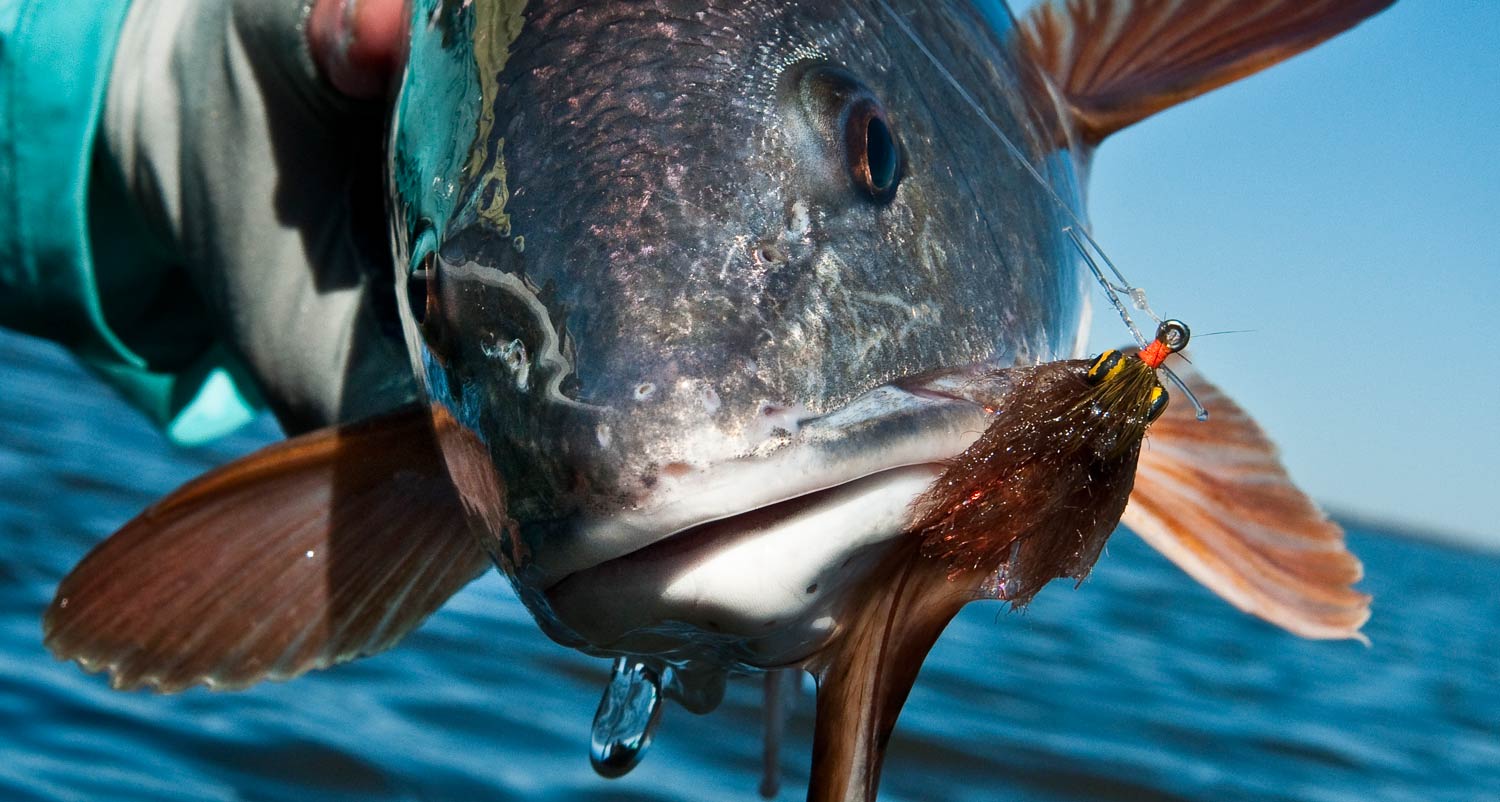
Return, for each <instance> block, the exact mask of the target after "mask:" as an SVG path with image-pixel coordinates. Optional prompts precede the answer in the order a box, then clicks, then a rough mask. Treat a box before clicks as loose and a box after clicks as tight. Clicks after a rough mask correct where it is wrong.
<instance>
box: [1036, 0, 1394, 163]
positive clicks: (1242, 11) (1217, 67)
mask: <svg viewBox="0 0 1500 802" xmlns="http://www.w3.org/2000/svg"><path fill="white" fill-rule="evenodd" d="M1393 2H1395V0H1216V1H1214V0H1210V1H1209V2H1204V0H1052V1H1051V2H1046V3H1043V4H1041V5H1038V6H1036V7H1034V8H1033V9H1032V10H1031V12H1030V13H1028V14H1027V16H1026V18H1025V19H1024V20H1023V21H1022V36H1023V40H1024V42H1025V46H1026V49H1027V51H1028V52H1029V53H1030V55H1031V57H1032V59H1033V60H1034V61H1035V62H1036V63H1037V64H1038V65H1039V66H1040V67H1041V68H1042V70H1043V71H1044V72H1045V73H1047V74H1048V75H1049V76H1050V77H1051V79H1052V81H1053V83H1054V84H1055V85H1056V86H1057V88H1058V90H1059V91H1060V92H1061V93H1062V95H1063V96H1064V97H1065V98H1066V99H1067V101H1068V103H1069V104H1070V105H1071V107H1072V110H1073V114H1074V117H1075V121H1076V122H1077V124H1078V127H1079V130H1080V132H1081V133H1082V134H1083V136H1084V138H1085V140H1086V141H1087V142H1088V143H1089V144H1098V143H1099V142H1100V141H1102V140H1103V139H1104V138H1105V137H1107V136H1109V135H1110V134H1111V133H1114V132H1115V131H1118V130H1120V129H1121V128H1124V127H1126V126H1128V125H1131V124H1133V123H1136V122H1139V121H1140V120H1143V119H1145V118H1146V117H1149V116H1151V115H1152V114H1155V113H1157V112H1159V111H1162V110H1163V109H1166V108H1169V107H1171V106H1174V105H1176V104H1178V103H1181V102H1183V101H1186V100H1189V99H1192V98H1194V97H1197V96H1198V95H1201V94H1203V93H1205V92H1208V91H1210V90H1213V89H1216V88H1218V87H1220V86H1223V85H1225V84H1228V83H1231V82H1233V81H1236V80H1239V79H1240V78H1244V77H1246V76H1248V75H1251V74H1253V73H1256V72H1259V71H1260V70H1263V69H1265V68H1266V67H1269V66H1271V65H1273V64H1276V63H1278V62H1281V61H1284V60H1285V59H1288V58H1291V57H1292V56H1295V55H1297V54H1298V53H1301V52H1302V51H1304V50H1307V49H1308V48H1311V47H1313V46H1314V45H1317V44H1319V43H1321V42H1323V41H1325V40H1327V39H1329V38H1331V37H1333V36H1335V35H1337V34H1339V33H1342V32H1343V31H1345V30H1347V29H1349V28H1351V27H1353V26H1354V25H1356V24H1358V23H1359V22H1360V21H1362V20H1364V19H1365V18H1367V17H1369V16H1371V15H1373V14H1375V13H1377V12H1379V11H1381V10H1383V9H1385V8H1386V7H1388V6H1390V5H1391V4H1392V3H1393Z"/></svg>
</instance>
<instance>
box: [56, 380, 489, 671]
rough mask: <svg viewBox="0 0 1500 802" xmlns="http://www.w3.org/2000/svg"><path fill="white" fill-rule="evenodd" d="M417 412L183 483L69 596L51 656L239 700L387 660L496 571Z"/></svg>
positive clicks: (428, 415)
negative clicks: (250, 692) (353, 662)
mask: <svg viewBox="0 0 1500 802" xmlns="http://www.w3.org/2000/svg"><path fill="white" fill-rule="evenodd" d="M454 425H456V424H454V423H453V422H452V420H451V418H447V417H446V416H443V415H440V414H434V412H432V411H431V410H429V409H427V408H422V407H407V408H403V409H402V410H399V411H397V412H394V413H391V414H389V415H385V416H382V417H380V418H375V419H372V420H370V421H365V422H362V423H357V424H352V425H348V426H343V427H337V428H329V429H324V430H319V431H316V432H311V433H308V434H305V435H302V436H300V437H296V438H293V439H291V440H287V441H284V442H281V443H277V444H274V445H272V446H269V447H267V448H264V449H262V450H260V451H258V452H256V453H254V454H251V455H249V456H247V457H245V458H243V459H240V460H237V461H235V462H233V463H230V464H228V465H226V466H223V467H221V468H218V469H216V470H214V471H211V472H210V473H208V474H206V475H204V476H202V477H200V478H198V479H196V480H194V481H192V482H189V483H188V484H186V485H184V486H183V487H182V488H180V489H178V490H177V491H176V492H174V493H172V494H171V495H169V496H168V497H167V498H166V499H164V500H162V501H161V502H158V503H157V504H155V505H153V506H152V507H151V508H149V509H147V510H146V511H145V512H143V513H142V514H141V515H139V516H138V517H137V518H135V519H134V520H132V521H131V522H130V523H128V524H126V525H125V526H124V527H123V528H122V529H121V530H120V531H119V532H116V533H115V534H114V535H112V536H111V537H110V538H108V539H107V540H105V541H104V542H103V543H101V544H100V545H99V546H98V547H96V548H95V549H94V550H93V551H92V552H90V554H89V555H88V556H87V557H85V558H84V560H83V561H82V562H80V563H79V565H78V566H77V567H76V568H74V569H73V571H72V572H71V573H70V574H69V575H68V576H67V577H66V578H65V579H64V580H63V581H62V583H61V585H60V586H59V588H58V592H57V597H56V599H55V600H54V601H53V604H52V607H51V608H50V609H49V610H48V612H47V616H46V619H45V621H44V624H43V626H44V630H45V635H46V643H47V646H48V647H49V648H50V649H52V651H53V652H54V653H55V654H57V655H58V656H59V657H60V658H66V659H75V660H77V661H79V662H80V663H81V664H82V665H83V666H84V667H85V668H87V669H89V670H91V671H101V670H105V671H108V672H109V673H110V675H111V684H113V685H114V686H115V687H117V688H137V687H143V686H148V687H153V688H155V689H156V690H159V691H162V692H173V691H179V690H183V689H185V688H187V687H190V686H192V685H196V684H203V685H208V686H210V687H213V688H241V687H245V686H248V685H252V684H254V683H256V682H259V681H261V680H264V679H289V678H291V677H294V676H296V675H298V674H301V673H303V672H305V671H308V670H310V669H314V668H323V667H326V666H329V665H332V664H334V663H339V662H343V661H346V660H350V659H353V658H355V657H358V656H362V655H367V654H373V653H375V652H379V651H382V650H384V649H386V648H389V647H390V646H391V645H393V644H395V643H396V642H397V641H398V640H400V639H401V637H402V636H404V635H405V634H406V633H407V632H409V631H411V630H412V629H414V628H415V627H416V626H417V625H419V624H420V623H421V622H422V621H423V620H425V619H426V617H427V616H428V615H429V614H431V613H432V612H433V611H434V610H436V609H437V608H438V607H439V606H440V605H441V604H442V603H443V602H444V601H446V600H447V598H448V597H449V596H451V595H452V594H453V593H455V592H457V591H458V590H459V589H460V588H462V587H463V586H464V585H465V584H467V583H468V582H469V581H470V580H472V579H473V578H474V577H475V576H477V575H478V574H480V573H481V572H483V571H484V570H485V568H486V567H487V566H488V564H489V561H488V558H487V557H486V556H485V554H484V553H483V551H482V550H481V549H480V547H479V545H478V541H477V540H476V539H475V538H474V537H473V536H472V535H471V534H470V533H469V531H468V528H467V524H466V522H465V516H464V510H463V506H462V503H461V501H460V500H459V497H458V495H457V492H456V491H455V490H454V488H453V486H452V484H451V482H450V481H449V479H448V475H447V469H446V466H445V464H444V462H443V458H442V456H441V454H440V453H439V452H438V449H437V445H436V439H435V429H434V427H443V426H454Z"/></svg>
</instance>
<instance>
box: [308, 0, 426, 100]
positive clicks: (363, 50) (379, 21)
mask: <svg viewBox="0 0 1500 802" xmlns="http://www.w3.org/2000/svg"><path fill="white" fill-rule="evenodd" d="M307 39H308V45H309V47H310V48H311V49H312V54H313V59H314V60H315V61H317V63H318V68H319V69H320V70H322V71H323V75H324V77H325V78H327V79H328V82H329V83H331V84H333V86H334V88H336V89H338V90H339V91H340V92H343V93H344V94H346V95H349V96H350V97H355V98H364V99H368V98H376V97H379V96H380V95H382V94H384V93H385V92H386V90H387V89H388V88H389V87H390V85H391V82H392V80H394V78H395V75H396V72H397V70H399V69H400V67H401V62H402V60H403V58H404V56H405V41H406V12H405V3H404V2H403V0H316V2H314V3H313V7H312V11H311V12H310V13H309V15H308V20H307Z"/></svg>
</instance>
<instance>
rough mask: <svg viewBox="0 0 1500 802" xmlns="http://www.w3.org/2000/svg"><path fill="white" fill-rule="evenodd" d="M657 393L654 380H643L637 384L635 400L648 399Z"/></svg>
mask: <svg viewBox="0 0 1500 802" xmlns="http://www.w3.org/2000/svg"><path fill="white" fill-rule="evenodd" d="M653 395H656V385H655V384H654V383H652V382H641V383H640V384H637V385H636V386H635V400H637V401H646V400H649V399H650V398H651V396H653Z"/></svg>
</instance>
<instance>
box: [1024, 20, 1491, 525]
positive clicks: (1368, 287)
mask: <svg viewBox="0 0 1500 802" xmlns="http://www.w3.org/2000/svg"><path fill="white" fill-rule="evenodd" d="M1025 5H1029V4H1021V5H1019V6H1017V9H1016V10H1017V13H1018V14H1020V13H1022V7H1023V6H1025ZM1497 133H1500V2H1493V0H1446V1H1445V2H1422V1H1421V0H1406V1H1405V2H1398V3H1397V4H1396V6H1395V7H1393V8H1392V9H1390V10H1388V11H1386V12H1384V13H1382V14H1381V15H1379V16H1377V17H1375V18H1374V19H1372V20H1370V21H1368V22H1366V23H1364V24H1363V25H1361V26H1359V27H1357V28H1355V29H1354V30H1353V31H1351V32H1349V33H1346V34H1344V35H1343V36H1340V37H1338V38H1336V39H1334V40H1332V41H1330V42H1328V43H1325V44H1324V45H1321V46H1319V47H1317V48H1315V49H1313V50H1311V51H1309V52H1307V53H1305V54H1303V55H1300V56H1298V57H1296V58H1294V59H1292V60H1291V61H1288V62H1285V63H1283V64H1281V65H1278V66H1276V67H1273V68H1271V69H1269V70H1267V71H1266V72H1263V73H1260V74H1258V75H1256V76H1253V77H1251V78H1248V79H1246V80H1244V81H1241V82H1239V83H1236V84H1232V85H1230V86H1228V87H1225V88H1223V89H1220V90H1217V91H1215V92H1213V93H1210V94H1208V95H1205V96H1203V97H1201V98H1198V99H1196V100H1194V101H1191V102H1189V103H1187V104H1185V105H1183V106H1179V107H1177V108H1175V109H1172V110H1169V111H1166V112H1163V113H1162V114H1160V115H1158V116H1156V117H1153V118H1151V119H1148V120H1146V121H1144V122H1142V123H1140V124H1138V125H1136V126H1134V127H1132V128H1130V129H1127V130H1125V131H1123V132H1121V133H1119V134H1116V135H1115V136H1113V137H1111V138H1110V139H1109V140H1107V141H1106V142H1105V143H1104V145H1103V146H1102V147H1101V148H1100V150H1099V152H1098V154H1097V158H1096V159H1095V162H1094V169H1093V173H1092V176H1091V180H1090V185H1089V208H1090V215H1091V217H1092V221H1093V223H1094V227H1095V228H1094V231H1095V235H1096V236H1097V238H1098V239H1099V241H1100V242H1101V243H1102V244H1103V246H1104V248H1105V250H1106V251H1107V252H1108V253H1109V254H1110V256H1111V258H1112V259H1113V260H1114V261H1115V263H1116V264H1118V265H1119V266H1120V267H1121V268H1122V269H1123V270H1124V272H1125V273H1126V275H1128V276H1129V277H1130V279H1131V280H1132V281H1133V282H1134V283H1136V284H1137V285H1140V286H1142V287H1144V288H1145V289H1146V290H1147V293H1148V295H1149V297H1150V299H1151V303H1152V306H1153V307H1154V308H1155V309H1156V311H1157V312H1159V313H1160V314H1163V315H1165V316H1171V317H1179V318H1182V319H1183V320H1184V321H1186V322H1187V323H1188V324H1189V325H1190V326H1192V328H1193V331H1194V332H1195V333H1200V334H1201V333H1206V332H1210V331H1215V330H1226V329H1228V330H1236V329H1248V330H1250V331H1249V332H1248V333H1243V334H1227V335H1222V336H1216V337H1209V338H1200V339H1195V340H1194V342H1193V348H1192V351H1193V361H1194V364H1195V365H1196V366H1197V367H1198V368H1199V369H1200V370H1201V371H1202V372H1203V373H1204V375H1205V376H1206V377H1208V378H1210V379H1212V380H1213V381H1214V382H1215V383H1216V384H1218V385H1219V386H1220V387H1221V388H1222V389H1224V390H1225V391H1226V392H1228V393H1229V394H1230V395H1231V396H1232V397H1234V398H1235V399H1236V400H1237V401H1239V402H1240V403H1241V405H1242V406H1244V407H1245V408H1246V409H1247V410H1248V411H1249V412H1250V413H1251V414H1252V415H1254V416H1255V417H1256V418H1257V419H1258V420H1259V421H1260V422H1261V424H1262V426H1263V427H1264V428H1265V429H1266V430H1267V431H1268V432H1269V433H1270V435H1271V436H1272V438H1273V439H1274V440H1275V441H1276V442H1277V443H1278V444H1279V445H1280V447H1281V449H1282V454H1283V458H1284V461H1285V462H1286V464H1287V466H1288V468H1289V470H1290V471H1291V473H1292V475H1293V477H1294V478H1295V479H1297V480H1298V482H1299V484H1301V485H1302V486H1303V487H1304V489H1306V490H1307V491H1308V492H1309V493H1310V494H1311V495H1312V496H1313V497H1314V498H1316V499H1318V500H1319V501H1321V502H1322V503H1323V504H1324V505H1325V506H1326V507H1329V508H1331V509H1332V510H1334V511H1335V512H1338V513H1343V514H1346V515H1353V516H1357V517H1360V518H1368V519H1372V520H1377V521H1381V522H1386V523H1393V524H1396V525H1398V526H1404V527H1409V528H1411V529H1414V530H1424V531H1426V532H1429V533H1432V534H1435V535H1438V536H1440V537H1442V538H1444V539H1448V540H1452V541H1458V542H1466V543H1476V544H1477V543H1485V544H1488V545H1490V546H1491V547H1494V548H1500V518H1497V515H1496V513H1495V507H1494V506H1492V504H1493V503H1494V502H1496V501H1497V500H1500V487H1497V482H1500V470H1497V468H1496V465H1497V463H1500V365H1492V364H1490V360H1491V359H1493V358H1496V355H1497V351H1496V350H1495V347H1494V346H1495V334H1496V329H1497V326H1496V324H1497V318H1500V156H1497V154H1496V152H1495V151H1496V147H1495V140H1496V136H1497ZM1101 307H1103V298H1102V296H1100V297H1098V298H1096V309H1100V308H1101ZM1148 334H1149V333H1148ZM1128 340H1129V336H1128V334H1127V333H1126V331H1125V329H1124V328H1123V325H1122V324H1121V323H1120V322H1119V318H1118V317H1115V316H1114V315H1113V312H1112V311H1101V312H1100V313H1099V314H1097V315H1096V318H1095V324H1094V330H1093V336H1092V340H1091V344H1092V346H1091V347H1092V348H1093V349H1094V350H1096V351H1097V350H1100V349H1103V348H1107V347H1111V346H1115V345H1119V344H1122V343H1125V342H1126V341H1128Z"/></svg>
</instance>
